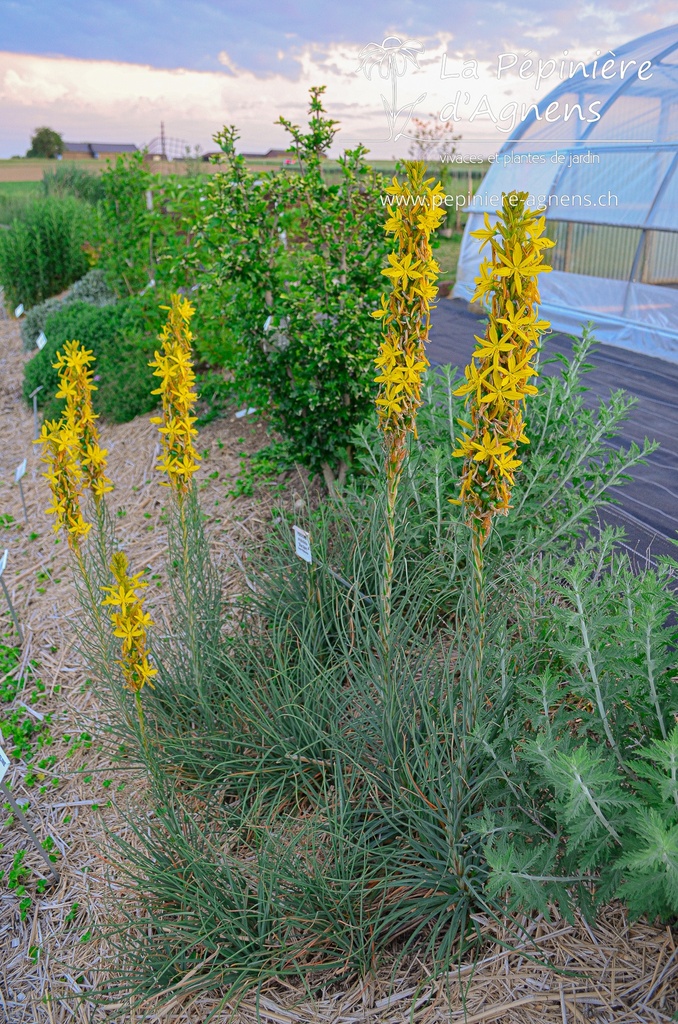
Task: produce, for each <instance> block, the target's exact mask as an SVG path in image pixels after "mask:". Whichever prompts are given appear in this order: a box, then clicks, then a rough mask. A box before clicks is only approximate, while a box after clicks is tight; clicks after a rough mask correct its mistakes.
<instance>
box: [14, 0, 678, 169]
mask: <svg viewBox="0 0 678 1024" xmlns="http://www.w3.org/2000/svg"><path fill="white" fill-rule="evenodd" d="M676 21H678V16H677V13H676V4H675V0H648V2H644V0H641V2H640V3H636V4H634V5H633V6H631V5H629V4H628V3H626V2H624V0H600V2H595V3H594V2H592V0H574V2H573V3H571V4H568V3H567V0H562V2H560V3H554V2H551V0H518V2H517V3H514V4H510V3H506V2H503V0H475V2H474V3H473V4H471V3H468V2H467V0H463V2H460V0H446V2H444V3H443V2H438V3H431V2H429V0H418V2H416V3H415V2H413V0H390V2H388V3H385V2H382V0H375V2H370V0H333V2H332V3H325V2H323V0H297V2H283V0H265V2H259V3H257V2H254V0H250V2H245V0H221V2H215V0H211V2H210V0H190V2H189V0H172V2H169V0H151V2H144V0H68V2H60V0H0V157H7V156H12V155H14V154H24V153H25V152H26V150H27V148H28V146H29V144H30V136H31V134H32V132H33V130H34V129H35V128H36V127H38V126H39V125H43V124H46V125H49V126H50V127H52V128H55V129H56V130H57V131H59V132H60V133H61V134H62V135H63V136H64V138H66V139H67V140H68V141H97V142H134V143H135V144H137V145H143V144H146V143H148V142H149V141H150V140H151V139H152V138H153V137H155V136H157V135H158V134H159V130H160V122H161V121H164V124H165V131H166V133H167V135H169V136H171V137H175V138H179V139H182V140H183V141H185V143H186V144H187V145H189V146H191V147H194V146H196V145H199V146H200V147H201V148H202V150H203V151H205V150H209V149H214V148H215V147H214V143H213V142H212V135H213V133H214V132H215V131H217V130H218V129H219V128H220V127H221V126H222V125H224V124H236V125H237V126H238V127H239V129H240V132H241V148H242V149H243V150H245V151H255V152H258V151H264V150H266V149H268V148H269V147H270V146H276V147H279V146H284V145H285V144H286V143H285V133H284V130H283V129H282V128H281V127H280V126H274V122H275V121H276V120H277V118H278V117H279V116H280V115H283V116H285V117H287V118H289V119H290V120H292V121H295V122H300V121H303V118H304V112H305V109H306V98H307V94H308V89H309V87H310V86H311V85H319V84H325V85H326V86H327V91H326V105H327V109H328V110H329V112H330V114H331V115H332V116H333V117H335V118H337V119H338V120H339V121H340V122H341V131H340V133H339V134H338V136H337V140H336V143H335V147H334V148H335V151H340V150H341V149H342V148H343V147H344V146H349V145H354V144H355V143H356V142H357V141H358V140H360V141H364V142H365V144H366V145H367V146H368V147H369V148H370V149H371V150H372V152H373V154H374V155H375V156H378V157H382V158H388V157H390V156H392V155H394V154H398V155H406V153H407V151H408V145H409V143H408V141H407V137H406V136H407V130H405V131H404V134H403V135H402V136H401V137H400V138H396V137H395V136H397V135H398V133H399V131H401V130H403V129H405V128H406V126H405V123H404V122H405V121H406V119H407V116H408V113H410V114H412V115H414V116H427V115H430V114H438V113H439V112H440V111H441V110H443V109H444V108H445V105H446V104H447V110H448V115H449V116H450V117H452V116H455V117H459V118H460V120H459V122H458V124H455V129H456V130H458V131H459V132H461V134H462V136H463V140H464V141H463V145H466V146H467V147H471V149H473V148H475V150H477V151H478V152H479V153H480V152H482V153H483V154H487V153H488V152H489V151H496V149H497V148H498V147H499V146H500V145H501V143H502V142H503V141H504V139H505V135H502V130H501V129H500V128H497V125H496V123H494V122H493V120H492V117H491V116H490V115H487V114H485V113H483V112H482V111H481V113H480V114H479V115H477V116H476V117H475V118H474V119H473V122H471V121H470V120H469V118H470V116H471V113H472V112H473V111H474V110H475V109H476V107H477V105H478V102H480V100H481V99H482V97H483V96H486V97H487V102H488V103H489V105H490V108H491V110H492V112H493V116H494V117H495V118H496V116H497V112H498V111H499V110H500V109H501V108H502V105H503V104H505V103H507V102H510V101H511V100H518V101H520V102H531V101H532V100H535V99H542V98H543V97H544V96H545V95H546V94H547V93H548V91H549V90H550V88H551V87H552V86H553V85H555V84H557V80H556V79H555V78H552V79H551V80H550V81H546V82H542V83H541V84H540V85H539V86H538V84H537V81H536V69H537V67H538V61H539V60H542V62H543V64H544V65H546V62H547V61H548V60H549V59H551V58H554V59H560V58H562V55H563V51H565V50H566V51H568V59H575V60H579V59H582V60H584V61H590V60H592V59H594V57H595V56H596V55H597V51H600V52H601V53H602V54H603V55H604V56H605V55H607V53H608V51H609V50H612V52H613V53H614V48H615V47H618V46H620V45H622V44H624V43H625V42H628V41H630V40H632V39H634V38H636V37H637V36H640V35H643V34H645V33H647V32H652V31H655V30H657V29H660V28H663V27H666V26H668V25H671V24H674V23H675V22H676ZM387 37H398V38H399V39H400V40H401V42H402V44H404V45H405V46H407V44H417V45H416V46H414V47H410V48H409V50H403V49H401V51H400V53H401V56H400V57H399V58H398V60H399V62H400V65H402V69H403V70H404V71H405V73H404V74H403V75H402V76H401V77H399V78H398V79H397V83H396V85H397V96H396V101H397V102H396V105H397V106H398V107H399V108H402V109H403V113H402V115H401V118H400V121H399V122H398V123H396V122H394V121H393V122H389V120H388V116H387V114H386V113H385V107H384V103H385V102H386V103H388V104H391V105H393V104H392V101H393V96H392V86H391V82H390V81H388V80H383V79H381V78H380V77H379V70H380V68H382V69H385V63H384V62H383V61H382V62H381V64H379V63H378V62H377V60H378V57H379V54H383V52H384V51H383V50H379V49H378V47H379V45H380V44H382V42H383V40H384V39H386V38H387ZM369 44H374V45H373V46H372V48H371V50H370V52H368V54H367V56H368V58H369V57H370V55H371V56H372V57H374V60H373V61H372V62H370V60H369V59H368V61H367V63H365V61H363V67H362V69H361V59H360V54H361V51H362V50H363V48H365V47H368V46H369ZM408 53H409V56H408ZM512 53H514V54H515V55H516V63H515V66H514V67H513V68H507V70H506V71H504V72H503V73H502V77H501V79H499V78H498V74H497V71H498V59H499V55H500V54H512ZM375 55H376V56H375ZM530 59H531V60H533V62H534V63H533V65H532V66H531V69H530V68H529V67H527V66H526V69H525V71H526V73H525V75H524V76H523V77H522V78H521V77H520V76H519V74H518V68H519V67H521V66H522V64H523V62H524V61H527V60H530ZM415 60H416V65H418V66H415ZM464 61H467V62H469V63H467V65H466V66H465V65H464V63H463V62H464ZM472 61H476V62H477V64H476V65H473V64H472V63H471V62H472ZM504 63H505V64H508V63H510V58H508V57H505V58H504ZM367 71H371V77H367V74H366V72H367ZM453 75H457V76H459V78H457V79H455V78H453V77H452V76H453ZM462 76H468V77H467V78H466V77H463V78H462ZM460 87H461V88H462V92H463V94H464V95H462V97H461V99H462V103H461V105H459V104H458V105H457V108H456V109H453V107H452V102H453V100H454V98H455V95H456V92H457V90H458V89H459V88H460ZM382 96H384V97H385V100H384V99H382ZM466 96H468V101H466ZM506 127H507V124H504V128H506ZM471 149H469V150H468V151H469V152H471Z"/></svg>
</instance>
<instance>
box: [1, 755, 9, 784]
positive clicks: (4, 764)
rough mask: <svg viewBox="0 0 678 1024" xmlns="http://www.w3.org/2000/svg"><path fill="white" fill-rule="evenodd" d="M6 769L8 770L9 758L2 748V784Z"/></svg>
mask: <svg viewBox="0 0 678 1024" xmlns="http://www.w3.org/2000/svg"><path fill="white" fill-rule="evenodd" d="M8 768H9V758H8V757H7V754H6V753H5V751H4V750H3V749H2V747H0V782H2V780H3V779H4V777H5V775H6V774H7V769H8Z"/></svg>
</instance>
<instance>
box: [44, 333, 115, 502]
mask: <svg viewBox="0 0 678 1024" xmlns="http://www.w3.org/2000/svg"><path fill="white" fill-rule="evenodd" d="M93 362H94V355H93V353H92V352H91V351H90V350H89V349H86V348H85V347H84V345H81V344H80V342H79V341H67V342H66V343H65V344H64V350H63V353H62V352H57V354H56V362H54V363H53V364H52V365H53V367H54V369H55V370H58V372H59V390H58V391H57V393H56V397H57V398H63V399H64V400H65V402H66V408H65V410H64V421H65V424H66V426H67V428H68V429H69V430H70V431H71V433H72V445H71V446H72V448H73V450H74V455H75V458H76V459H77V461H78V462H79V464H80V469H81V470H82V477H83V481H84V485H85V487H87V488H88V489H89V490H90V491H91V493H92V494H93V495H94V500H95V501H96V502H99V501H100V499H101V498H102V497H103V495H104V494H106V493H107V492H108V491H112V490H113V484H112V483H111V481H110V480H109V479H108V477H107V476H106V456H107V454H108V452H107V450H106V449H105V448H101V447H100V445H99V432H98V430H97V428H96V426H95V423H94V421H95V420H96V419H98V417H97V415H96V413H95V412H94V409H93V407H92V393H93V392H94V391H96V385H95V384H94V383H93V376H94V375H93V373H92V370H91V369H90V365H91V364H92V363H93Z"/></svg>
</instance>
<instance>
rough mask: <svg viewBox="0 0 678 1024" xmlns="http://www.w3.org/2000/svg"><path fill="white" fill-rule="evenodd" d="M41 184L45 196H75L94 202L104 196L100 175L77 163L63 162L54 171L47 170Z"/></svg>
mask: <svg viewBox="0 0 678 1024" xmlns="http://www.w3.org/2000/svg"><path fill="white" fill-rule="evenodd" d="M41 184H42V191H43V194H44V195H45V196H75V198H76V199H83V200H84V201H85V202H86V203H92V204H95V203H98V202H99V200H100V199H103V196H104V188H103V183H102V181H101V177H100V175H99V174H95V173H93V172H92V171H86V170H84V168H82V167H79V166H78V164H76V163H70V162H66V163H61V164H59V165H58V166H57V167H56V168H55V169H54V170H53V171H45V173H44V174H43V176H42V182H41Z"/></svg>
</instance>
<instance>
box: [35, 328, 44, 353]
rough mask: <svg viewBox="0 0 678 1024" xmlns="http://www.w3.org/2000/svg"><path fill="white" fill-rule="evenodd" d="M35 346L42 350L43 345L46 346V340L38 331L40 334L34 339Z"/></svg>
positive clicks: (42, 332)
mask: <svg viewBox="0 0 678 1024" xmlns="http://www.w3.org/2000/svg"><path fill="white" fill-rule="evenodd" d="M35 344H36V345H37V346H38V348H39V349H43V348H44V347H45V345H46V344H47V338H46V337H45V332H44V331H40V334H39V335H38V336H37V338H36V339H35Z"/></svg>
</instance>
